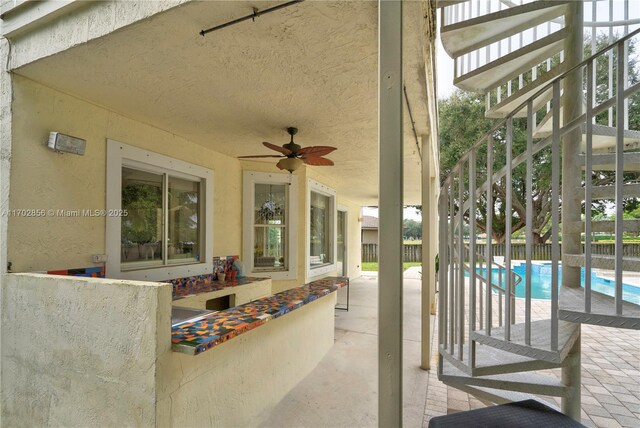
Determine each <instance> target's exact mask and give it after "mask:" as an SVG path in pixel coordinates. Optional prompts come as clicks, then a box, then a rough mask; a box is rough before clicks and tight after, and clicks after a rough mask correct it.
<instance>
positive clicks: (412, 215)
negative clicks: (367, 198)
mask: <svg viewBox="0 0 640 428" xmlns="http://www.w3.org/2000/svg"><path fill="white" fill-rule="evenodd" d="M362 215H368V216H371V217H378V208H376V207H362ZM404 218H405V219H408V220H417V221H422V214H420V213H418V212H417V211H416V209H415V208H405V209H404Z"/></svg>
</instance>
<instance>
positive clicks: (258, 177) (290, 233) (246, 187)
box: [242, 171, 298, 280]
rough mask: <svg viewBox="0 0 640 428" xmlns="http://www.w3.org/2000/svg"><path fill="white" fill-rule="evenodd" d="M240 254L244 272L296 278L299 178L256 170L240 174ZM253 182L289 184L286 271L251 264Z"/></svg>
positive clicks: (261, 275) (253, 238) (286, 198)
mask: <svg viewBox="0 0 640 428" xmlns="http://www.w3.org/2000/svg"><path fill="white" fill-rule="evenodd" d="M242 178H243V180H242V198H243V201H242V206H243V210H242V225H243V238H242V257H243V259H244V261H243V264H244V267H245V275H248V276H254V277H258V278H271V279H275V280H292V279H297V275H298V251H297V242H298V177H297V176H295V175H292V174H279V173H267V172H258V171H244V172H243V176H242ZM256 184H274V185H282V184H285V185H288V186H286V187H285V188H286V189H287V195H286V197H285V200H286V201H287V203H286V207H285V219H286V220H285V221H286V222H285V233H286V239H285V254H286V260H287V262H286V264H287V268H286V270H283V269H277V270H276V269H274V270H268V269H269V268H265V269H263V268H260V269H259V270H256V268H255V266H254V246H255V227H254V226H255V223H254V210H255V189H256Z"/></svg>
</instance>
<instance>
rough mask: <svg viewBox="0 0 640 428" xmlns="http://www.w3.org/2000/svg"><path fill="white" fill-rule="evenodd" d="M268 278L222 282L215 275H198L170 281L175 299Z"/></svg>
mask: <svg viewBox="0 0 640 428" xmlns="http://www.w3.org/2000/svg"><path fill="white" fill-rule="evenodd" d="M265 279H266V278H250V277H244V278H238V279H235V280H233V281H225V282H220V281H218V280H216V279H213V275H198V276H190V277H188V278H178V279H172V280H170V281H166V282H169V283H171V284H173V300H179V299H184V298H185V297H191V296H195V295H198V294H201V293H210V292H212V291H218V290H222V289H225V288H229V287H239V286H241V285H247V284H251V283H254V282H258V281H264V280H265Z"/></svg>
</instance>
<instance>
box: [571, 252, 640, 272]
mask: <svg viewBox="0 0 640 428" xmlns="http://www.w3.org/2000/svg"><path fill="white" fill-rule="evenodd" d="M562 264H563V265H566V266H574V267H582V266H584V254H565V255H564V256H563V258H562ZM615 265H616V258H615V256H603V255H595V254H594V255H592V256H591V267H592V268H595V269H608V270H614V269H615ZM622 270H628V271H632V272H640V258H637V257H624V258H623V259H622Z"/></svg>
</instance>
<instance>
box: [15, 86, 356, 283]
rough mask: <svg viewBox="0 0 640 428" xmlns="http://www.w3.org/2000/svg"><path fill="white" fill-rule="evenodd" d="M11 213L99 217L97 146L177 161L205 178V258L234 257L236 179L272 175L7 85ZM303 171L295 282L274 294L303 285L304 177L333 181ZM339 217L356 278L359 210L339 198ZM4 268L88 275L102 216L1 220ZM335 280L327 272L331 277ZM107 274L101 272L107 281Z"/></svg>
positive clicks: (55, 95) (109, 114)
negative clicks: (56, 135)
mask: <svg viewBox="0 0 640 428" xmlns="http://www.w3.org/2000/svg"><path fill="white" fill-rule="evenodd" d="M13 79H14V85H13V90H14V102H13V120H12V131H13V133H12V143H13V144H12V170H11V183H12V187H11V192H10V208H11V209H44V210H48V209H53V210H59V209H62V210H76V209H92V210H95V209H104V208H105V188H106V179H107V178H106V139H107V138H109V139H113V140H116V141H119V142H122V143H125V144H129V145H133V146H137V147H140V148H143V149H146V150H150V151H153V152H157V153H160V154H163V155H167V156H171V157H174V158H176V159H181V160H184V161H186V162H191V163H194V164H197V165H201V166H204V167H206V168H210V169H212V170H213V171H214V186H215V195H214V232H213V234H214V243H213V246H214V255H229V254H241V253H242V251H241V250H242V215H241V213H242V211H241V205H242V198H241V192H242V170H243V169H244V170H252V171H265V172H273V165H272V164H271V163H264V162H250V161H243V162H242V163H241V162H240V161H238V160H237V159H235V158H232V157H229V156H226V155H223V154H221V153H218V152H214V151H212V150H208V149H206V148H204V147H202V146H200V145H198V144H195V143H193V142H191V141H189V140H186V139H184V138H181V137H178V136H176V135H174V134H172V133H169V132H166V131H164V130H161V129H158V128H156V127H153V126H149V125H146V124H144V123H141V122H138V121H135V120H132V119H129V118H127V117H125V116H122V115H120V114H118V113H116V112H113V111H110V110H108V109H105V108H103V107H100V106H98V105H95V104H92V103H89V102H86V101H84V100H81V99H78V98H76V97H73V96H70V95H67V94H64V93H61V92H59V91H56V90H54V89H51V88H48V87H45V86H43V85H41V84H39V83H36V82H34V81H32V80H29V79H26V78H24V77H20V76H14V77H13ZM50 131H58V132H63V133H66V134H70V135H74V136H78V137H81V138H84V139H86V140H87V149H86V153H85V155H84V156H77V155H72V154H63V155H60V154H57V153H55V152H53V151H51V150H50V149H48V148H47V147H46V146H45V143H44V142H45V140H46V138H47V136H48V133H49V132H50ZM318 169H319V168H303V169H301V170H300V171H298V172H296V175H297V176H298V177H299V180H300V186H299V198H298V201H299V205H298V208H297V214H298V219H299V220H298V245H297V249H296V251H298V272H297V279H296V280H291V281H273V292H279V291H283V290H286V289H289V288H292V287H297V286H299V285H301V284H303V283H305V282H307V280H308V278H306V276H305V272H306V259H305V245H306V243H305V237H306V227H307V217H308V215H309V213H307V209H306V204H307V201H306V186H307V184H308V180H307V178H309V177H311V178H313V179H315V180H317V181H320V182H322V183H324V184H326V185H328V186H335V183H334V182H332V180H331V179H330V178H329V177H328V176H326V175H324V174H323V172H321V171H317V170H318ZM337 202H338V204H339V205H342V206H345V207H347V208H348V222H349V224H348V234H349V241H348V251H349V254H348V264H349V276H351V277H356V276H359V275H360V266H359V264H360V236H359V232H358V231H359V224H358V223H357V219H358V216H359V210H360V207H359V206H358V205H356V204H354V203H352V202H351V201H348V200H345V199H344V198H343V197H341V196H340V194H338V197H337ZM8 236H9V242H8V248H9V250H8V260H9V261H10V262H11V263H12V269H13V271H14V272H32V271H46V270H53V269H65V268H74V267H87V266H93V263H92V260H91V256H92V255H93V254H103V253H105V219H104V218H102V217H61V216H45V217H37V218H33V217H10V218H9V233H8ZM330 274H335V272H333V273H330ZM107 275H109V272H107Z"/></svg>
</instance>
